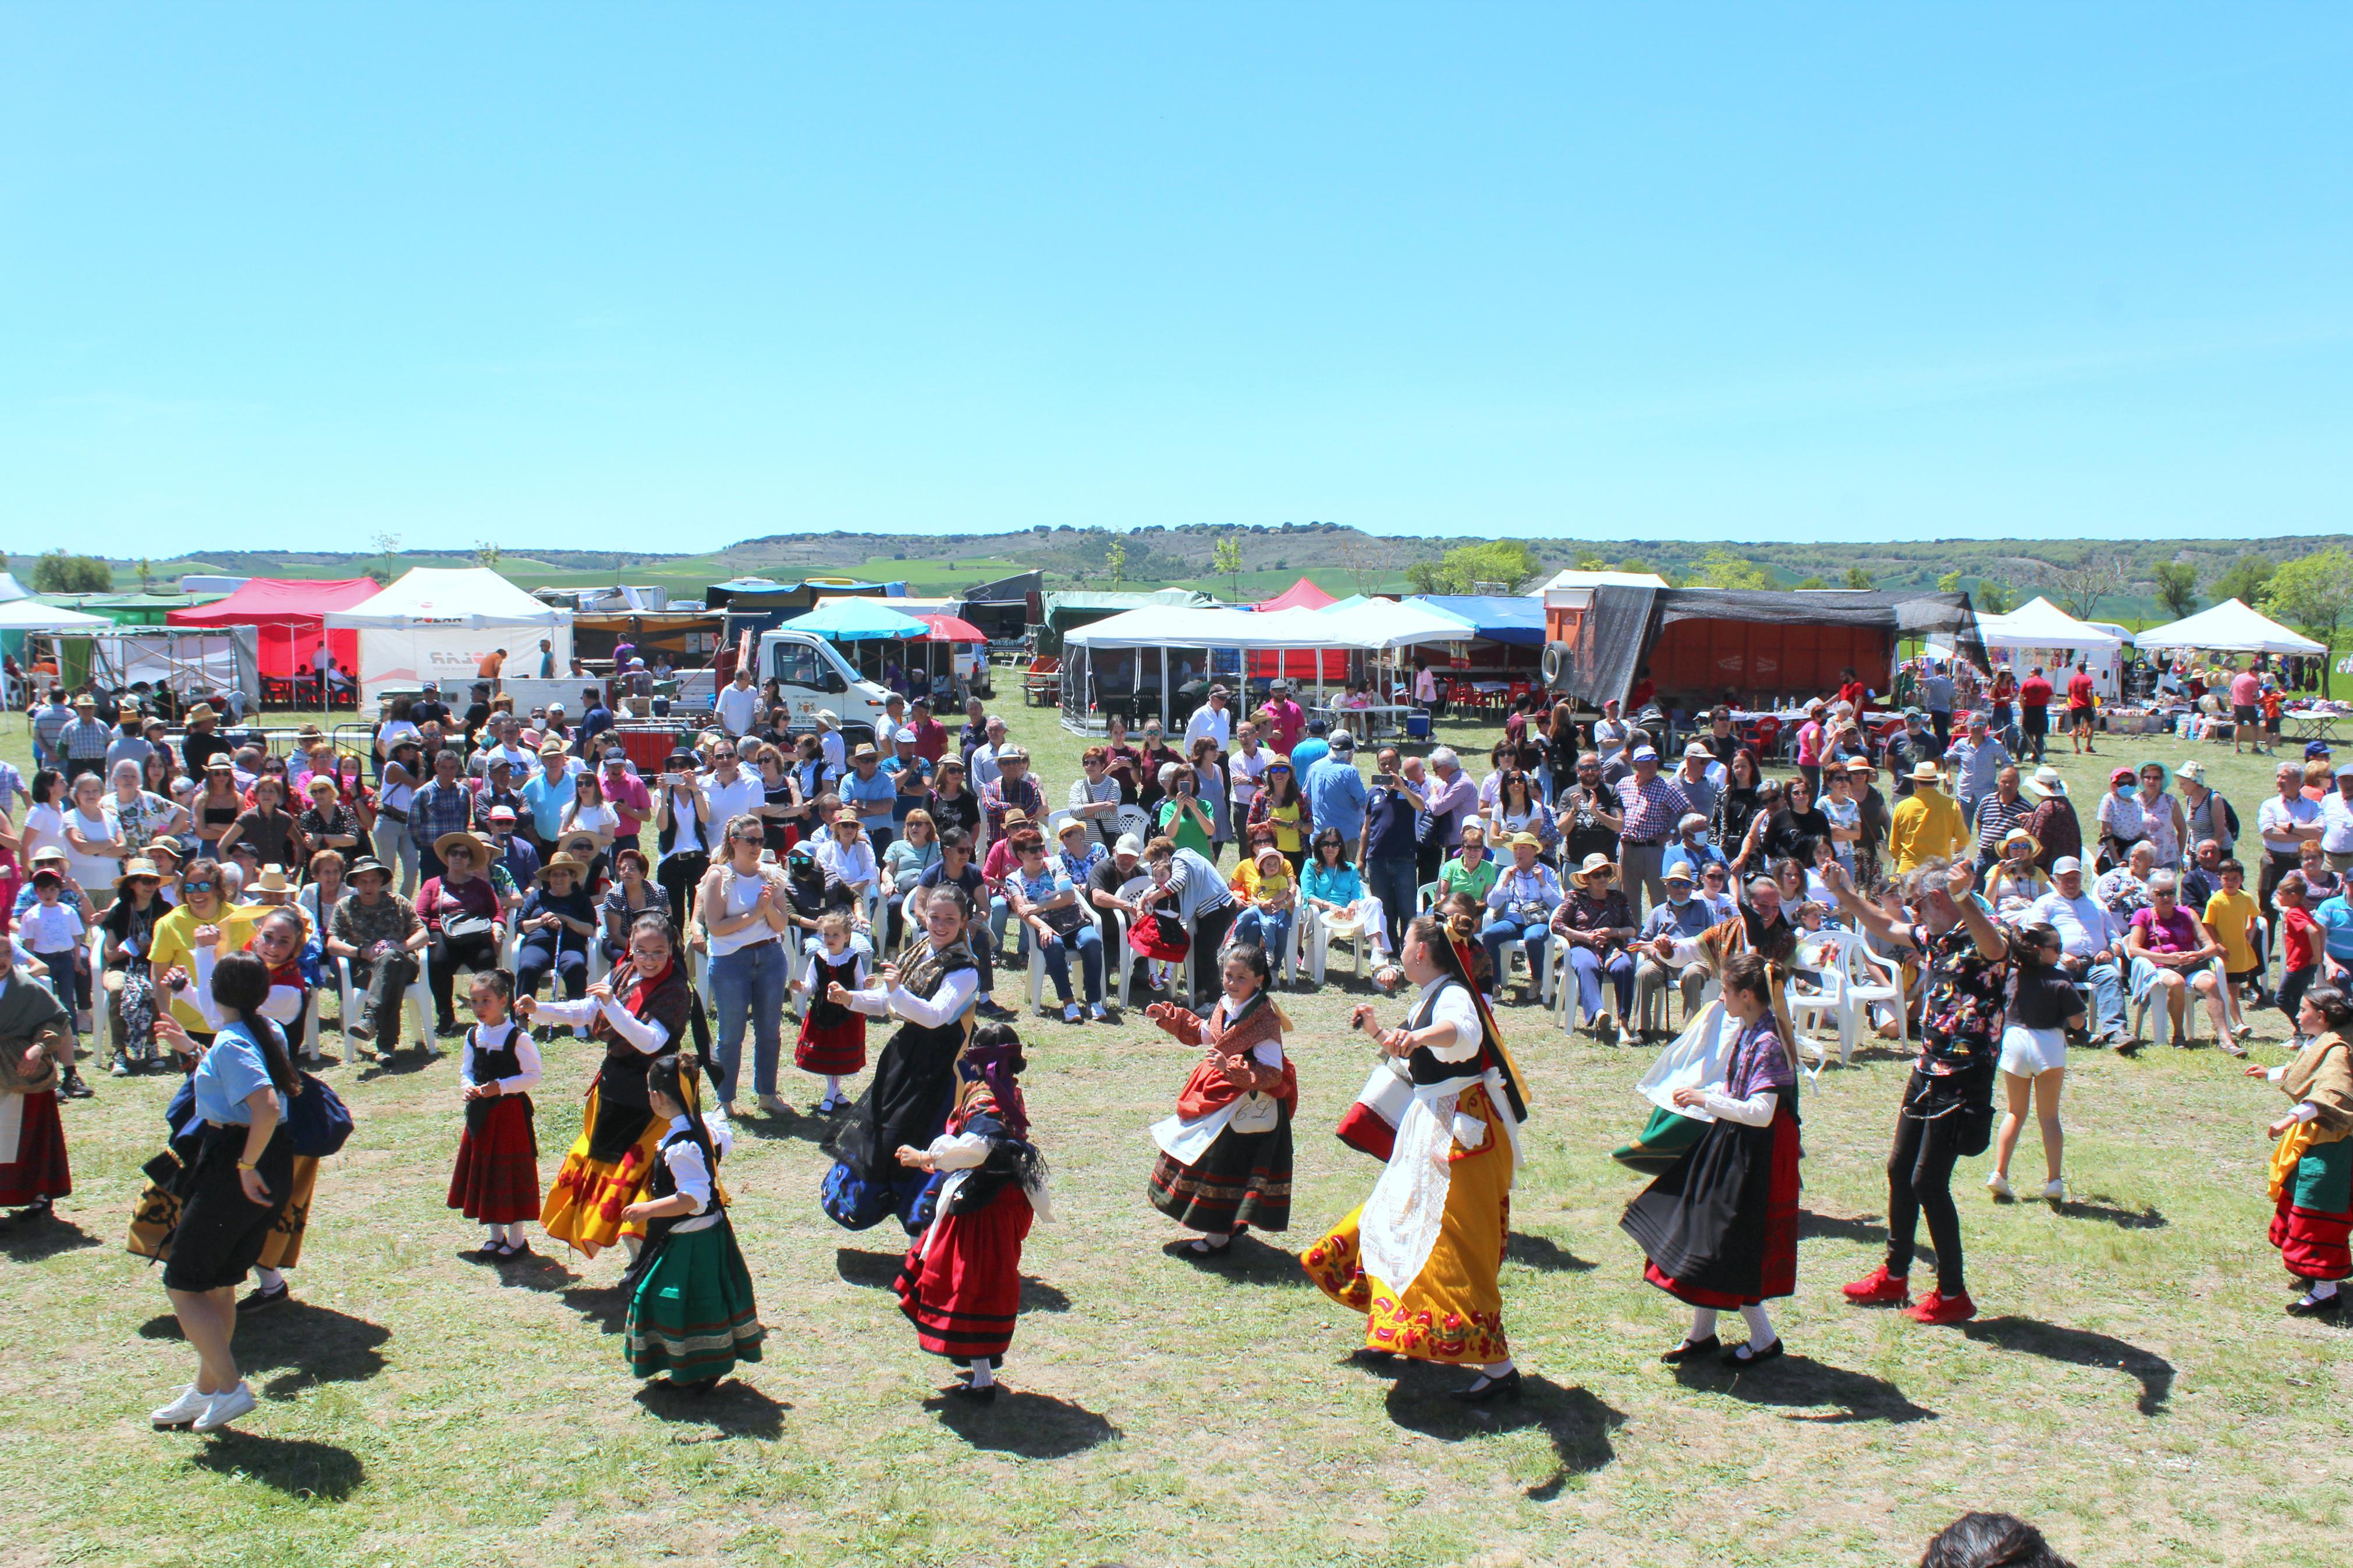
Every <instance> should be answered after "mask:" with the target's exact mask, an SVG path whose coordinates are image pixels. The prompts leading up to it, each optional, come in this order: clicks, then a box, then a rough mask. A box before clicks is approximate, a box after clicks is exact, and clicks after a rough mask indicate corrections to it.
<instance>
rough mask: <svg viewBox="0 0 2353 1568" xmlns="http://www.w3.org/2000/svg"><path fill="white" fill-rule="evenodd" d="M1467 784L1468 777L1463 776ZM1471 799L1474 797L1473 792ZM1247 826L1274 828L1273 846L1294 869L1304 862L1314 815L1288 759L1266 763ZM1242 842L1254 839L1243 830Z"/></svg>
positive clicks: (1277, 759) (1313, 825)
mask: <svg viewBox="0 0 2353 1568" xmlns="http://www.w3.org/2000/svg"><path fill="white" fill-rule="evenodd" d="M1463 783H1464V784H1466V785H1467V784H1469V783H1470V781H1469V780H1468V779H1467V778H1466V779H1464V780H1463ZM1476 799H1477V795H1476V793H1475V792H1473V794H1472V800H1473V801H1474V802H1475V801H1476ZM1247 826H1249V827H1250V828H1251V829H1256V828H1259V827H1271V828H1272V829H1273V830H1274V847H1276V848H1278V849H1280V850H1282V853H1283V858H1285V859H1288V860H1290V861H1291V862H1292V864H1293V868H1295V869H1300V870H1303V869H1305V868H1306V865H1307V843H1308V840H1309V839H1310V838H1312V837H1314V833H1315V818H1314V814H1313V813H1311V812H1310V811H1309V810H1308V808H1307V797H1306V796H1305V795H1302V794H1301V793H1300V790H1299V781H1298V778H1297V775H1295V774H1294V773H1293V772H1292V767H1291V763H1290V761H1289V759H1287V758H1283V757H1277V758H1275V760H1274V761H1273V762H1272V763H1269V764H1268V765H1267V770H1266V773H1265V776H1264V781H1263V782H1262V783H1261V784H1260V786H1259V792H1258V799H1257V800H1256V802H1254V803H1253V804H1252V805H1251V806H1250V822H1249V824H1248V825H1247ZM1244 839H1245V842H1254V840H1253V839H1251V838H1250V835H1248V834H1245V836H1244Z"/></svg>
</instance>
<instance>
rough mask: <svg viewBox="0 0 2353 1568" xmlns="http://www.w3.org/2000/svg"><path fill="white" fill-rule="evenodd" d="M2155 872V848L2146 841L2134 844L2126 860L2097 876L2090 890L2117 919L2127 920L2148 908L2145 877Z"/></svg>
mask: <svg viewBox="0 0 2353 1568" xmlns="http://www.w3.org/2000/svg"><path fill="white" fill-rule="evenodd" d="M2156 874H2157V851H2156V850H2155V849H2154V848H2152V847H2149V846H2148V844H2147V843H2146V842H2143V843H2138V844H2135V845H2134V846H2133V847H2132V848H2131V850H2130V851H2129V852H2128V853H2127V854H2126V858H2125V863H2124V864H2123V865H2121V866H2118V867H2117V868H2116V869H2115V870H2113V871H2111V872H2109V873H2108V874H2107V875H2106V876H2105V877H2103V878H2101V879H2100V880H2099V883H2098V885H2097V886H2096V887H2095V888H2094V889H2093V890H2094V893H2096V894H2097V896H2098V898H2099V900H2100V902H2102V903H2104V904H2105V905H2107V906H2108V908H2109V909H2110V910H2114V911H2115V913H2116V919H2118V920H2120V921H2125V922H2126V923H2130V922H2131V920H2132V918H2133V916H2135V915H2137V914H2138V913H2140V911H2141V910H2145V909H2147V908H2148V879H2149V878H2151V877H2153V876H2155V875H2156Z"/></svg>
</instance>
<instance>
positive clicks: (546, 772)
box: [436, 741, 573, 858]
mask: <svg viewBox="0 0 2353 1568" xmlns="http://www.w3.org/2000/svg"><path fill="white" fill-rule="evenodd" d="M539 763H540V765H539V771H538V772H536V773H533V774H532V775H531V777H530V778H529V779H527V780H525V781H524V783H523V785H522V789H521V790H520V791H518V792H517V793H518V794H520V795H522V804H523V809H525V810H526V811H528V812H530V813H531V837H532V841H533V843H532V847H533V848H535V849H537V850H538V851H539V852H540V855H541V857H542V858H545V857H547V856H550V855H553V854H554V853H555V840H556V839H557V837H559V836H561V835H562V833H563V832H564V808H565V806H567V805H571V804H572V798H573V788H572V753H571V752H567V751H565V749H564V743H563V742H560V741H550V742H547V743H546V744H545V745H543V746H542V747H540V749H539ZM436 837H438V835H436Z"/></svg>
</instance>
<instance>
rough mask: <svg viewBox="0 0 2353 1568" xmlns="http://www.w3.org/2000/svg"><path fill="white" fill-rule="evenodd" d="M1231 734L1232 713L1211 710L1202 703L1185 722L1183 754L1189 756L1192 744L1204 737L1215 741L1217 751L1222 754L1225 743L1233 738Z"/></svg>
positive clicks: (1206, 704) (1220, 709)
mask: <svg viewBox="0 0 2353 1568" xmlns="http://www.w3.org/2000/svg"><path fill="white" fill-rule="evenodd" d="M1233 732H1234V716H1233V713H1232V711H1231V710H1229V709H1224V708H1214V709H1213V708H1211V707H1210V706H1209V705H1208V703H1206V702H1204V703H1202V704H1201V705H1200V706H1199V707H1198V708H1196V709H1194V710H1193V716H1192V717H1191V718H1190V719H1187V720H1186V721H1185V753H1186V755H1187V756H1190V755H1191V754H1192V752H1193V742H1196V741H1198V740H1199V739H1200V738H1201V737H1202V736H1204V735H1207V736H1208V737H1209V738H1210V739H1211V740H1214V741H1216V742H1218V750H1219V751H1221V752H1222V751H1224V750H1225V749H1226V742H1228V741H1229V740H1230V739H1231V738H1232V737H1233Z"/></svg>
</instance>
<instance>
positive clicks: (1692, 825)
mask: <svg viewBox="0 0 2353 1568" xmlns="http://www.w3.org/2000/svg"><path fill="white" fill-rule="evenodd" d="M1707 822H1708V819H1707V818H1706V817H1704V816H1701V815H1700V814H1699V813H1698V812H1695V811H1687V812H1685V813H1683V820H1682V821H1681V822H1679V823H1677V824H1676V825H1675V836H1674V837H1673V838H1672V839H1671V840H1669V841H1668V844H1667V847H1666V852H1665V853H1664V854H1662V855H1661V856H1660V857H1659V868H1660V874H1661V875H1662V876H1664V875H1665V874H1666V873H1667V872H1669V871H1672V870H1673V869H1674V868H1676V867H1678V866H1681V867H1683V868H1684V869H1685V870H1686V871H1688V872H1689V873H1690V876H1689V877H1687V878H1685V879H1684V880H1685V881H1686V882H1687V883H1693V882H1696V881H1697V879H1698V878H1699V874H1700V873H1701V872H1702V871H1703V870H1704V869H1706V868H1708V867H1709V866H1712V865H1713V866H1721V865H1723V864H1724V863H1725V860H1724V851H1723V850H1721V849H1719V848H1717V847H1715V844H1714V843H1713V842H1712V841H1710V839H1709V838H1708V836H1707ZM1582 863H1583V862H1582V861H1581V860H1580V862H1579V864H1582Z"/></svg>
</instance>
